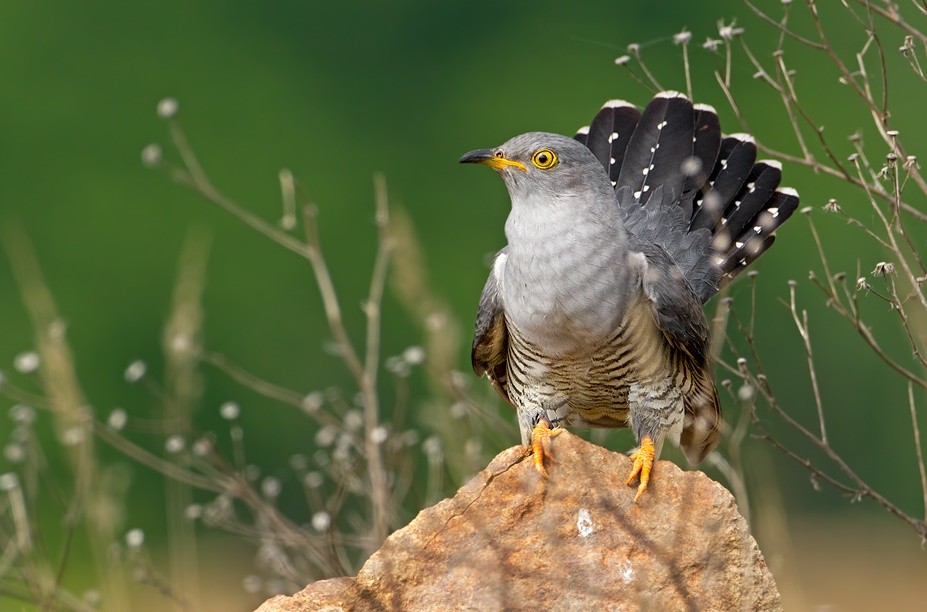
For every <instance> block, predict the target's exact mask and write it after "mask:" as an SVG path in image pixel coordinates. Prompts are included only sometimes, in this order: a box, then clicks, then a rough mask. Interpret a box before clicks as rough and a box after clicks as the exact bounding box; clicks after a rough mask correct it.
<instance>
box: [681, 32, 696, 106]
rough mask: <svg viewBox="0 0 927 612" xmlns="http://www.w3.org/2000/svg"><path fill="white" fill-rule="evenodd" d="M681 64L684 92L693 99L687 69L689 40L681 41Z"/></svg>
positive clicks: (690, 77)
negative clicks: (684, 84)
mask: <svg viewBox="0 0 927 612" xmlns="http://www.w3.org/2000/svg"><path fill="white" fill-rule="evenodd" d="M682 65H683V71H684V72H685V75H686V94H687V95H688V96H689V99H690V100H694V99H695V96H694V95H693V94H692V73H691V72H690V70H689V42H688V41H683V43H682Z"/></svg>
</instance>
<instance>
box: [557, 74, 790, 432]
mask: <svg viewBox="0 0 927 612" xmlns="http://www.w3.org/2000/svg"><path fill="white" fill-rule="evenodd" d="M575 138H576V140H578V141H579V142H582V143H583V144H585V145H586V146H587V147H588V148H589V149H590V150H591V151H592V152H593V153H594V154H595V156H596V158H598V160H599V161H600V162H601V163H602V166H603V167H604V168H605V169H606V171H607V172H608V173H609V178H610V179H611V181H612V184H613V185H615V190H616V191H617V192H618V194H619V196H620V195H621V194H624V198H623V199H622V200H621V201H622V204H621V205H622V207H632V208H633V206H634V204H635V203H636V202H638V201H639V202H640V203H641V204H642V205H643V204H645V203H646V202H647V201H648V200H649V199H650V198H651V196H653V194H654V192H658V193H660V194H662V195H661V197H660V198H659V201H660V202H661V203H662V204H671V203H676V204H678V205H679V206H680V207H681V208H682V211H683V213H684V215H685V216H684V219H688V220H689V221H688V227H686V226H685V222H684V221H683V222H680V220H679V219H677V218H676V216H675V215H678V214H679V210H677V209H675V208H674V207H673V206H667V207H666V211H667V212H666V213H662V212H661V213H659V214H658V213H657V211H656V210H653V211H651V210H649V209H647V212H648V214H643V213H644V212H645V211H643V210H640V209H637V210H636V212H635V211H634V210H632V209H631V208H629V209H628V214H629V215H630V216H629V217H628V218H627V219H626V223H628V224H629V225H628V227H629V228H631V229H633V231H635V232H636V233H637V234H638V235H639V237H641V238H643V239H648V240H653V241H657V242H660V241H661V240H662V241H663V242H662V243H661V244H663V243H665V244H663V246H664V248H666V249H667V251H668V252H669V253H670V254H671V255H672V256H673V257H674V259H675V260H676V261H677V263H678V264H680V265H681V266H682V267H683V271H684V273H685V274H686V277H687V278H688V279H689V282H690V283H692V285H693V287H695V288H696V290H697V291H698V296H699V298H700V299H702V301H703V302H704V301H706V300H707V299H708V298H710V297H711V296H712V295H713V294H714V293H715V292H716V291H717V289H718V279H719V276H720V277H721V278H720V284H724V283H726V282H729V281H730V280H731V279H733V278H734V277H735V276H737V274H739V273H740V271H741V270H743V269H744V268H746V267H747V266H748V265H750V263H751V262H753V261H754V260H755V259H756V258H757V257H759V256H760V255H762V254H763V253H764V252H765V251H766V249H768V248H769V247H770V246H771V245H772V243H773V241H774V240H775V236H774V232H775V231H776V229H777V228H778V227H779V226H780V225H782V224H783V223H784V222H785V220H786V219H788V218H789V216H790V215H791V214H792V213H793V212H795V210H796V209H797V208H798V193H797V192H796V191H795V190H793V189H788V188H779V187H778V186H779V181H780V179H781V176H782V172H781V169H780V167H779V165H778V164H777V163H776V162H768V161H767V162H763V161H760V162H757V160H756V154H757V148H756V144H754V142H753V138H752V137H751V136H749V135H748V134H732V135H730V136H727V137H725V138H722V137H721V126H720V122H719V121H718V116H717V113H715V110H714V109H713V108H711V107H710V106H706V105H701V104H697V105H694V106H693V105H692V103H691V102H690V101H689V100H688V99H686V97H685V96H683V95H682V94H680V93H677V92H672V91H666V92H662V93H659V94H657V95H656V96H655V97H654V98H653V100H651V101H650V103H649V104H648V105H647V108H645V109H644V112H643V113H641V112H640V111H638V110H637V109H636V108H634V107H633V106H632V105H630V104H628V103H627V102H623V101H619V100H615V101H611V102H608V103H606V104H605V106H603V107H602V109H601V110H600V111H599V113H598V114H597V115H596V116H595V118H594V119H593V121H592V123H590V124H589V126H588V127H585V128H582V129H580V130H579V132H578V133H577V134H576V136H575ZM654 201H655V202H656V201H657V200H654ZM661 210H662V208H661ZM663 214H667V215H671V217H662V216H661V215H663ZM654 215H656V216H654ZM673 224H677V226H678V227H677V228H676V229H672V228H671V227H670V226H672V225H673ZM632 226H633V227H632ZM700 230H707V232H706V231H700ZM674 232H675V233H678V234H679V235H678V236H676V237H675V238H673V239H672V240H669V239H667V236H668V235H670V234H674ZM709 238H710V240H709ZM710 446H711V444H709V445H708V446H707V447H710ZM707 447H706V448H707Z"/></svg>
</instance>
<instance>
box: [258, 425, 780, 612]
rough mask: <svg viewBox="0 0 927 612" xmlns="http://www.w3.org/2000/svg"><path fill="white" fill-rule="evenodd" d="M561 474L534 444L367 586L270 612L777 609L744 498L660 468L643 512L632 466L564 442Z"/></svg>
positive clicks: (421, 529) (491, 472)
mask: <svg viewBox="0 0 927 612" xmlns="http://www.w3.org/2000/svg"><path fill="white" fill-rule="evenodd" d="M552 442H553V443H552V449H553V453H554V462H553V463H552V464H551V465H550V478H549V479H547V480H546V481H545V480H544V479H542V478H541V477H540V476H539V474H538V473H537V471H536V470H535V468H534V466H533V464H532V462H531V461H530V460H529V459H526V457H525V454H524V450H523V447H515V448H510V449H508V450H506V451H503V452H502V453H501V454H499V455H498V456H497V457H496V458H495V459H494V460H493V461H492V462H491V463H490V464H489V466H487V467H486V469H485V470H483V471H482V472H480V473H479V474H478V475H477V476H476V477H474V478H473V479H472V480H471V481H470V482H468V483H467V484H466V485H464V486H463V487H462V488H461V489H460V490H459V491H458V492H457V494H456V495H455V496H454V497H453V498H451V499H446V500H444V501H442V502H440V503H439V504H437V505H435V506H433V507H431V508H428V509H426V510H423V511H422V512H420V513H419V515H418V516H417V517H416V518H415V519H414V520H413V521H412V522H411V523H410V524H409V525H408V526H406V527H405V528H403V529H400V530H399V531H397V532H395V533H394V534H392V535H391V536H390V537H389V538H388V539H387V540H386V542H385V543H384V544H383V547H382V548H381V549H380V550H379V551H378V552H376V553H375V554H374V555H373V556H371V557H370V559H369V560H368V561H367V563H366V564H365V565H364V566H363V568H361V570H360V572H359V573H358V575H357V577H356V578H353V579H351V578H337V579H334V580H324V581H320V582H316V583H313V584H310V585H309V586H307V587H306V588H305V589H303V590H302V591H300V592H299V593H297V594H296V595H293V596H292V597H285V596H278V597H274V598H273V599H270V600H268V601H267V602H265V603H264V605H262V606H261V607H260V608H259V609H258V610H259V612H296V611H300V612H302V611H306V610H327V611H331V612H334V611H336V610H481V611H482V610H503V609H504V610H533V611H536V610H539V609H540V610H593V609H594V610H641V609H645V610H778V609H779V608H780V603H779V593H778V591H777V589H776V585H775V583H774V582H773V579H772V576H771V574H770V573H769V570H768V569H767V568H766V563H765V562H764V560H763V556H762V555H761V554H760V551H759V549H758V548H757V545H756V542H755V541H754V540H753V537H752V536H751V535H750V533H749V531H748V529H747V525H746V522H745V521H744V519H743V517H741V515H740V514H739V513H738V511H737V507H736V505H735V503H734V499H733V497H731V494H730V493H729V492H728V491H727V490H726V489H725V488H724V487H722V486H721V485H719V484H718V483H716V482H714V481H712V480H711V479H709V478H708V477H707V476H705V475H704V474H702V473H701V472H685V471H682V470H680V469H679V468H678V467H676V466H675V465H674V464H672V463H670V462H667V461H660V462H659V463H658V464H657V465H656V466H655V468H654V472H653V478H652V480H651V483H650V488H649V489H648V490H647V492H646V493H645V494H644V496H643V497H642V498H641V500H640V502H639V503H637V504H635V503H634V502H633V499H634V493H635V488H632V487H628V486H625V484H624V476H625V475H626V474H627V472H628V470H629V469H630V467H631V462H630V460H629V459H628V458H627V457H626V456H625V455H622V454H618V453H613V452H610V451H607V450H605V449H604V448H601V447H599V446H595V445H593V444H590V443H588V442H585V441H583V440H582V439H580V438H577V437H576V436H573V435H572V434H569V433H564V434H562V435H560V436H558V437H557V438H555V439H554V440H553V441H552Z"/></svg>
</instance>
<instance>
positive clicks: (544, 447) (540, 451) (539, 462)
mask: <svg viewBox="0 0 927 612" xmlns="http://www.w3.org/2000/svg"><path fill="white" fill-rule="evenodd" d="M562 431H563V430H562V429H559V428H558V429H551V428H550V423H549V422H548V421H547V420H545V419H541V420H540V421H538V424H537V425H535V426H534V429H533V430H531V445H530V446H529V449H528V450H529V451H530V452H531V453H532V454H533V455H534V467H535V468H537V471H538V472H539V473H540V474H541V476H543V477H544V478H547V468H546V467H545V466H544V460H545V459H551V460H552V459H553V455H552V454H551V452H550V440H551V438H555V437H557V436H558V435H560V433H561V432H562Z"/></svg>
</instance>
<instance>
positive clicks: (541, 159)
mask: <svg viewBox="0 0 927 612" xmlns="http://www.w3.org/2000/svg"><path fill="white" fill-rule="evenodd" d="M531 163H532V164H534V165H535V166H536V167H537V168H540V169H541V170H548V169H550V168H553V167H554V166H556V165H557V154H556V153H554V152H553V151H551V150H550V149H538V150H537V151H535V152H534V155H532V156H531Z"/></svg>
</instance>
